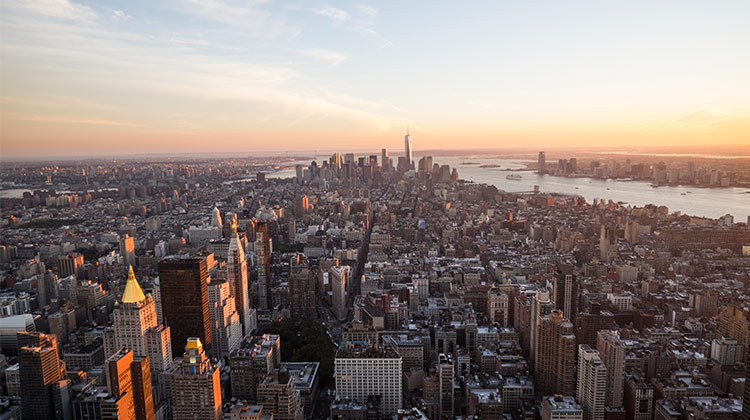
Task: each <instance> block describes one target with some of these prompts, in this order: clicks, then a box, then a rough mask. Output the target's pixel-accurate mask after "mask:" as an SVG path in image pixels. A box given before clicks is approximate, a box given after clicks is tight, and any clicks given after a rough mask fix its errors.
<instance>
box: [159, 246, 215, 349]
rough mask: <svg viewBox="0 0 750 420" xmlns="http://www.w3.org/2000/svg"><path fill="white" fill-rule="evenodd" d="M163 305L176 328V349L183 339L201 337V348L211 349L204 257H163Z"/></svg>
mask: <svg viewBox="0 0 750 420" xmlns="http://www.w3.org/2000/svg"><path fill="white" fill-rule="evenodd" d="M159 282H160V291H161V307H162V316H163V317H164V322H166V323H167V325H169V328H170V330H171V332H172V353H173V354H174V353H176V352H179V351H180V350H179V347H180V346H181V345H180V344H179V343H186V342H187V341H188V338H191V337H197V338H199V339H200V341H201V348H202V349H205V350H206V351H210V349H211V318H210V315H209V310H208V271H207V268H206V260H205V259H202V258H189V259H164V260H161V261H159Z"/></svg>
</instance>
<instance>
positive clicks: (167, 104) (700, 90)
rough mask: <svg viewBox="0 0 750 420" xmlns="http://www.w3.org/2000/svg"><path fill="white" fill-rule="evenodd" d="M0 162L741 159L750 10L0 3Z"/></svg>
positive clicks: (691, 5)
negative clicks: (460, 153) (278, 157)
mask: <svg viewBox="0 0 750 420" xmlns="http://www.w3.org/2000/svg"><path fill="white" fill-rule="evenodd" d="M0 8H1V9H0V10H1V11H2V16H0V25H2V33H1V34H0V36H1V37H2V38H0V39H1V40H2V43H1V45H0V55H1V56H2V62H1V63H0V66H1V67H0V69H1V70H2V71H1V74H0V83H1V84H2V95H1V97H0V110H1V111H2V112H0V114H1V115H0V124H1V126H2V128H1V130H2V150H1V151H2V156H3V157H4V158H6V159H7V158H13V157H30V156H34V155H38V154H40V153H41V154H44V155H45V156H66V155H67V156H81V155H112V154H119V155H123V154H132V153H175V152H180V153H185V152H196V153H201V152H259V151H260V152H265V151H284V150H312V149H329V150H334V149H337V148H338V147H340V145H341V144H347V145H348V146H350V147H351V148H352V149H356V150H367V149H370V150H375V149H377V148H379V147H382V146H386V147H392V148H393V147H396V146H398V144H399V143H400V138H401V136H403V134H404V131H405V127H406V125H407V124H409V125H410V126H411V130H412V133H413V134H414V135H415V136H417V137H418V138H419V139H420V142H421V144H422V145H423V146H422V149H453V148H459V147H460V148H464V149H466V148H469V149H490V148H493V149H494V148H502V147H513V146H518V145H524V146H529V147H539V148H556V147H581V146H583V147H589V146H597V147H600V146H620V147H642V146H653V145H660V146H669V145H703V146H706V145H743V144H744V145H747V144H750V137H748V136H749V134H748V133H750V119H749V116H750V99H749V98H750V81H749V80H748V79H749V78H748V77H747V75H748V74H750V54H748V49H747V40H748V39H750V27H749V26H748V25H747V21H748V20H749V19H750V4H749V3H747V2H743V1H728V2H720V3H715V2H712V3H707V2H698V1H689V2H679V3H669V2H664V3H654V2H649V1H636V2H617V3H613V2H596V1H590V2H577V3H573V4H569V3H559V2H541V3H539V2H479V3H474V4H472V5H471V6H469V5H467V4H464V3H461V2H451V3H448V2H445V3H437V4H436V3H435V2H407V3H404V2H376V3H375V2H373V3H364V2H333V1H332V2H314V1H309V2H307V1H303V2H274V1H250V2H240V1H226V2H224V1H216V0H212V1H172V0H170V1H164V2H143V1H134V2H127V3H118V2H111V1H99V2H91V1H85V2H81V1H72V0H43V1H42V0H40V1H12V2H11V1H6V2H2V5H0Z"/></svg>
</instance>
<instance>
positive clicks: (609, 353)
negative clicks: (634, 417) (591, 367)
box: [596, 330, 625, 408]
mask: <svg viewBox="0 0 750 420" xmlns="http://www.w3.org/2000/svg"><path fill="white" fill-rule="evenodd" d="M596 348H597V350H599V355H600V357H601V359H602V362H604V365H605V366H606V367H607V395H606V404H607V407H612V408H620V407H622V398H623V375H624V372H623V369H624V368H625V343H624V342H623V341H622V340H621V339H620V336H619V334H618V333H617V331H614V330H602V331H599V333H598V341H597V344H596Z"/></svg>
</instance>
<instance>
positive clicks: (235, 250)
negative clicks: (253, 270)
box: [227, 232, 257, 334]
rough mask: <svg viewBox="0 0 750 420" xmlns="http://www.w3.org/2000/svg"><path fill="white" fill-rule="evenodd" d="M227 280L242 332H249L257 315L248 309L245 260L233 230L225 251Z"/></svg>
mask: <svg viewBox="0 0 750 420" xmlns="http://www.w3.org/2000/svg"><path fill="white" fill-rule="evenodd" d="M227 282H228V283H229V289H230V292H231V294H232V297H233V298H234V305H235V308H236V310H237V314H238V315H239V317H240V322H241V323H242V327H243V332H244V333H245V334H250V333H251V332H253V330H255V327H256V324H257V315H256V313H255V310H254V309H250V297H249V295H248V284H247V260H246V259H245V251H244V250H243V249H242V245H241V244H240V238H239V236H238V235H237V233H236V232H235V233H234V234H233V235H232V237H231V239H230V240H229V251H228V253H227Z"/></svg>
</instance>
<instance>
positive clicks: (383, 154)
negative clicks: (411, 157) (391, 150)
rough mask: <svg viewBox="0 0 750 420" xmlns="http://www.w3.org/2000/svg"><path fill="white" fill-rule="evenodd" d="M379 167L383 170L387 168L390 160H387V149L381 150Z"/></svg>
mask: <svg viewBox="0 0 750 420" xmlns="http://www.w3.org/2000/svg"><path fill="white" fill-rule="evenodd" d="M380 155H381V156H380V166H381V167H383V170H385V168H386V167H388V166H389V163H390V159H389V158H388V149H383V150H382V151H381V154H380Z"/></svg>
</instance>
